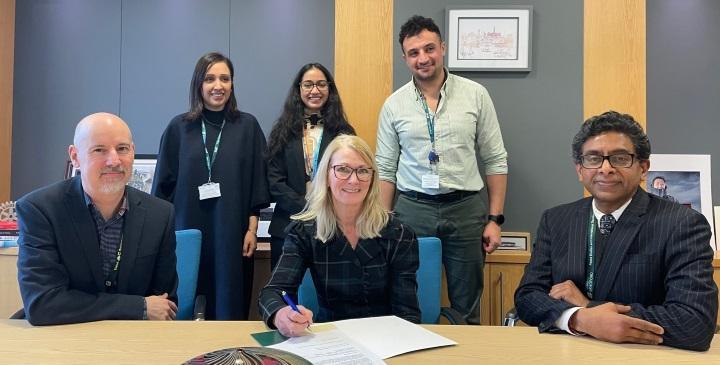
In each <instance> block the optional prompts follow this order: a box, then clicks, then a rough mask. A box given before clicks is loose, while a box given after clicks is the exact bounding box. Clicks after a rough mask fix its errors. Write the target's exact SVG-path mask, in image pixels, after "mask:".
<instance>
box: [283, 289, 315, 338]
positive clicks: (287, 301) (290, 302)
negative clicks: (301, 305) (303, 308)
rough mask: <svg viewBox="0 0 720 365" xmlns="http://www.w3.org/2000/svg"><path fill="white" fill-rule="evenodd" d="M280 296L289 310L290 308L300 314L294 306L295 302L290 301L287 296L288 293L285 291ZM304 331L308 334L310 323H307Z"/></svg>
mask: <svg viewBox="0 0 720 365" xmlns="http://www.w3.org/2000/svg"><path fill="white" fill-rule="evenodd" d="M280 294H282V297H283V300H284V301H285V303H287V305H289V306H290V308H292V310H294V311H295V312H298V313H300V314H302V312H300V309H298V307H297V305H295V302H294V301H293V300H292V298H290V296H289V295H288V293H287V292H286V291H285V290H283V291H282V292H281V293H280ZM305 330H306V331H308V332H311V331H310V323H308V326H307V328H305Z"/></svg>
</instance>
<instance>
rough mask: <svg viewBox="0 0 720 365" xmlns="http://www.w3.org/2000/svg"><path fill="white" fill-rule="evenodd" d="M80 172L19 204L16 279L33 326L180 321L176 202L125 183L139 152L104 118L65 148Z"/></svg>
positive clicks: (120, 126) (92, 121) (81, 129)
mask: <svg viewBox="0 0 720 365" xmlns="http://www.w3.org/2000/svg"><path fill="white" fill-rule="evenodd" d="M69 153H70V159H71V160H72V163H73V166H74V167H76V168H79V170H80V176H76V177H74V178H72V179H69V180H66V181H62V182H59V183H56V184H53V185H50V186H48V187H45V188H41V189H39V190H36V191H34V192H32V193H30V194H28V195H26V196H25V197H23V198H22V199H20V200H19V201H18V202H17V206H16V209H17V213H18V222H19V229H20V238H19V246H20V251H19V257H18V281H19V283H20V293H21V294H22V299H23V303H24V308H25V314H26V316H27V319H28V321H29V322H30V323H31V324H33V325H50V324H64V323H76V322H88V321H98V320H104V319H165V320H167V319H174V318H175V313H176V312H177V306H176V303H177V295H176V289H177V284H178V277H177V272H176V270H175V262H176V260H175V217H174V211H173V207H172V205H171V204H169V203H167V202H166V201H164V200H161V199H158V198H155V197H152V196H150V195H148V194H145V193H143V192H141V191H139V190H136V189H134V188H132V187H129V186H126V185H125V184H126V183H127V182H128V180H129V178H130V176H131V174H132V166H133V160H134V157H135V147H134V145H133V142H132V135H131V133H130V129H129V128H128V126H127V125H126V124H125V122H123V121H122V120H121V119H120V118H118V117H117V116H115V115H112V114H107V113H97V114H92V115H90V116H88V117H85V118H84V119H83V120H81V121H80V123H78V125H77V128H76V129H75V137H74V140H73V145H71V146H70V147H69Z"/></svg>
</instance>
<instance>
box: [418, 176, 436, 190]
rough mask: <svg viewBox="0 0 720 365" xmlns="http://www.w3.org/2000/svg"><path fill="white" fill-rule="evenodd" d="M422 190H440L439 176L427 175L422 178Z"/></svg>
mask: <svg viewBox="0 0 720 365" xmlns="http://www.w3.org/2000/svg"><path fill="white" fill-rule="evenodd" d="M422 187H423V189H440V175H436V174H427V175H423V176H422Z"/></svg>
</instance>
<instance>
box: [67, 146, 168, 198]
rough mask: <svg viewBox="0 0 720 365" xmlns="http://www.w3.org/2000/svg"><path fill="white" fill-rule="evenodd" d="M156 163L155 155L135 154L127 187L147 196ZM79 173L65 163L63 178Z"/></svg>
mask: <svg viewBox="0 0 720 365" xmlns="http://www.w3.org/2000/svg"><path fill="white" fill-rule="evenodd" d="M156 163H157V155H155V154H136V155H135V162H134V163H133V168H132V175H131V176H130V181H128V183H127V184H128V185H130V186H132V187H134V188H136V189H138V190H142V191H144V192H146V193H148V194H150V191H151V190H152V183H153V177H154V176H155V164H156ZM79 173H80V171H79V170H78V169H76V168H75V167H73V165H72V162H71V161H69V160H68V161H67V162H66V163H65V178H66V179H69V178H71V177H74V176H75V175H78V174H79Z"/></svg>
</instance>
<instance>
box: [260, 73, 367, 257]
mask: <svg viewBox="0 0 720 365" xmlns="http://www.w3.org/2000/svg"><path fill="white" fill-rule="evenodd" d="M339 134H355V130H354V129H353V127H352V126H351V125H350V124H349V123H348V121H347V118H346V117H345V112H344V111H343V107H342V102H341V101H340V94H339V93H338V90H337V87H336V86H335V80H334V79H333V76H332V74H331V73H330V71H328V69H327V68H325V66H323V65H321V64H319V63H308V64H306V65H305V66H303V67H302V68H300V71H298V73H297V75H296V76H295V79H294V80H293V82H292V84H291V85H290V91H289V92H288V96H287V98H286V100H285V106H284V108H283V112H282V115H280V118H279V119H278V121H277V122H276V123H275V125H274V126H273V129H272V131H271V132H270V141H269V142H268V183H269V185H270V194H271V195H272V198H273V201H275V202H277V204H276V205H275V211H274V213H273V218H272V221H271V222H270V228H269V233H270V236H271V238H270V246H271V257H270V264H271V268H273V269H274V268H275V265H276V264H277V262H278V260H279V259H280V255H281V254H282V247H283V242H284V241H285V227H286V226H287V225H288V223H290V216H291V215H293V214H295V213H298V212H300V211H301V210H302V208H303V207H304V206H305V192H306V191H307V186H308V184H309V183H310V180H312V178H313V176H314V174H315V171H317V164H318V161H320V159H322V156H323V152H324V151H325V148H326V147H327V145H328V144H329V143H330V141H332V140H333V138H335V136H337V135H339ZM318 146H319V148H318Z"/></svg>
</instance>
